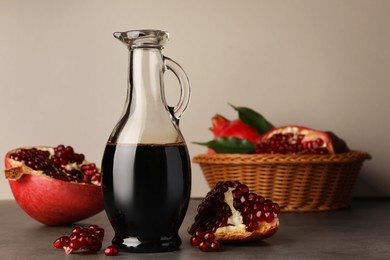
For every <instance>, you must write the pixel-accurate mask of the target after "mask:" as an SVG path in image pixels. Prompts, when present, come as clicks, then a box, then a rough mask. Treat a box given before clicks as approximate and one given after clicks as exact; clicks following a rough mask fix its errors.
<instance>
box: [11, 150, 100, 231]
mask: <svg viewBox="0 0 390 260" xmlns="http://www.w3.org/2000/svg"><path fill="white" fill-rule="evenodd" d="M5 176H6V178H7V179H8V181H9V184H10V186H11V190H12V193H13V195H14V197H15V200H16V201H17V203H18V204H19V206H20V207H21V208H22V209H23V210H24V211H25V212H26V213H27V214H28V215H30V216H31V217H32V218H34V219H35V220H37V221H39V222H41V223H44V224H46V225H64V224H68V223H72V222H75V221H79V220H82V219H85V218H87V217H90V216H92V215H94V214H96V213H98V212H100V211H102V210H103V209H104V203H103V195H102V191H101V186H100V185H101V173H100V170H99V169H98V168H97V167H96V165H95V164H94V163H89V162H88V161H86V160H85V159H84V155H83V154H78V153H75V152H74V151H73V148H72V147H71V146H67V147H65V146H64V145H59V146H57V147H24V148H18V149H15V150H11V151H9V152H8V153H7V154H6V156H5Z"/></svg>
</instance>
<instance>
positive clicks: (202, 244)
mask: <svg viewBox="0 0 390 260" xmlns="http://www.w3.org/2000/svg"><path fill="white" fill-rule="evenodd" d="M199 249H200V250H201V251H204V252H207V251H209V250H210V249H211V247H210V242H208V241H202V242H200V244H199Z"/></svg>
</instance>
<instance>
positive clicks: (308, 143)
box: [254, 126, 349, 154]
mask: <svg viewBox="0 0 390 260" xmlns="http://www.w3.org/2000/svg"><path fill="white" fill-rule="evenodd" d="M348 151H349V148H348V147H347V145H346V143H345V142H344V141H343V140H342V139H340V138H339V137H337V136H336V135H335V134H334V133H332V132H323V131H319V130H314V129H311V128H307V127H302V126H284V127H278V128H274V129H272V130H270V131H268V132H267V133H265V134H264V135H262V136H261V138H260V142H259V143H258V144H257V145H256V149H255V152H254V153H271V154H272V153H274V154H275V153H278V154H334V153H344V152H348Z"/></svg>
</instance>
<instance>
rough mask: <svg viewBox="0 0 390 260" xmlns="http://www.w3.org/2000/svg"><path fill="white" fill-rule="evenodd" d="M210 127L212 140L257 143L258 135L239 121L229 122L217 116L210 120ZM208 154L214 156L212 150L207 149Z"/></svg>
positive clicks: (252, 128)
mask: <svg viewBox="0 0 390 260" xmlns="http://www.w3.org/2000/svg"><path fill="white" fill-rule="evenodd" d="M211 123H212V127H211V128H210V131H211V132H213V134H214V139H217V138H219V137H229V136H232V137H237V138H240V139H247V140H249V141H250V142H252V143H253V144H256V143H258V142H259V139H260V135H259V134H258V133H257V131H256V129H255V128H254V127H251V126H248V125H246V124H244V123H243V122H242V121H241V120H240V119H236V120H232V121H231V120H229V119H226V118H225V117H223V116H221V115H219V114H217V115H215V116H214V117H213V118H212V119H211ZM208 153H209V154H214V153H215V152H214V150H212V149H208Z"/></svg>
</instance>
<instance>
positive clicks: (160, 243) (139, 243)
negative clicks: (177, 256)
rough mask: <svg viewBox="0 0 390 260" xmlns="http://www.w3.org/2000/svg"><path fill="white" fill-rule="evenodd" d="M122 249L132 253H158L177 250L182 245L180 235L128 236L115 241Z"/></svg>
mask: <svg viewBox="0 0 390 260" xmlns="http://www.w3.org/2000/svg"><path fill="white" fill-rule="evenodd" d="M113 244H115V245H116V246H118V248H119V250H120V251H123V252H132V253H158V252H167V251H176V250H178V249H179V247H180V245H181V239H180V237H179V236H172V237H161V238H160V239H159V240H140V239H138V238H137V237H128V238H124V239H119V241H116V242H114V243H113Z"/></svg>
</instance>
